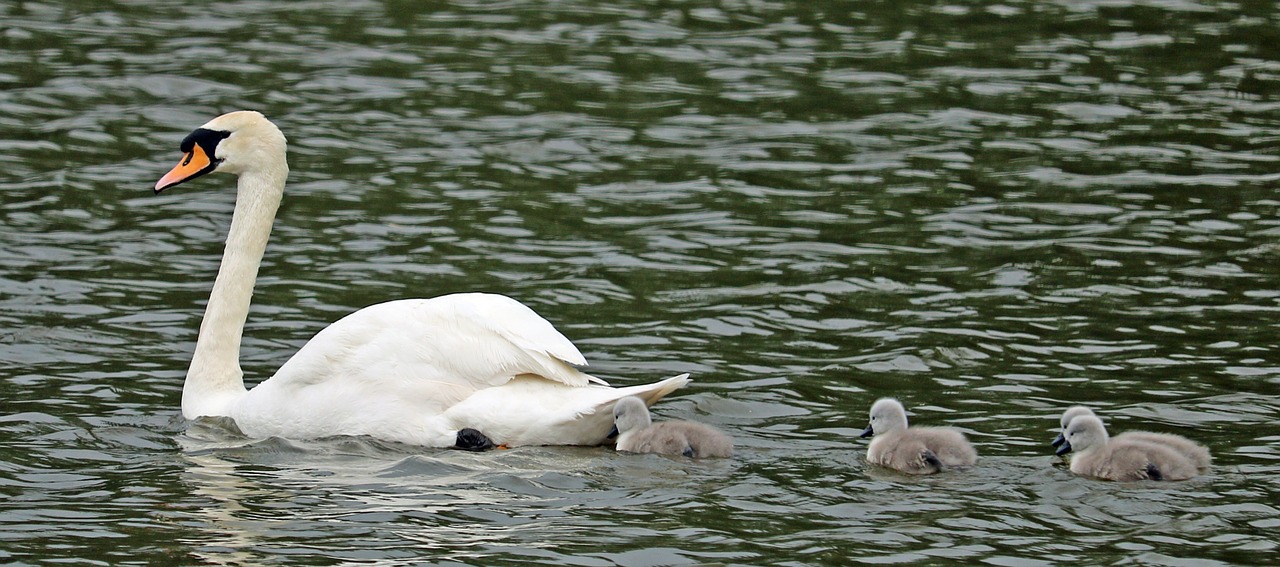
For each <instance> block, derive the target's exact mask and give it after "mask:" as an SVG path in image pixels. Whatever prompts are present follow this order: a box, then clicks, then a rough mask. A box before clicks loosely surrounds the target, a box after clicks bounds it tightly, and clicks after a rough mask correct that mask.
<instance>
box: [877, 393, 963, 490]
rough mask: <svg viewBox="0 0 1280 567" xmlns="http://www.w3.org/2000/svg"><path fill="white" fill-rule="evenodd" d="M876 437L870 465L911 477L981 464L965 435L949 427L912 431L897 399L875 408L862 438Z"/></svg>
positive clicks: (878, 404) (889, 399) (881, 400)
mask: <svg viewBox="0 0 1280 567" xmlns="http://www.w3.org/2000/svg"><path fill="white" fill-rule="evenodd" d="M872 435H874V436H875V438H874V439H872V440H871V445H870V446H869V447H867V461H869V462H871V463H873V464H877V465H881V466H885V467H889V468H892V469H896V470H898V471H900V472H904V473H907V474H932V473H936V472H939V471H941V470H942V469H944V468H946V467H964V466H971V465H973V464H974V463H976V462H978V452H977V451H975V450H974V449H973V445H970V444H969V440H968V439H967V438H965V436H964V434H963V433H961V432H959V431H957V430H955V429H951V428H949V427H908V426H907V410H906V408H904V407H902V404H901V403H900V402H898V400H895V399H893V398H881V399H879V400H876V403H874V404H872V405H871V423H870V424H869V425H867V429H866V430H865V431H863V432H862V436H863V437H871V436H872Z"/></svg>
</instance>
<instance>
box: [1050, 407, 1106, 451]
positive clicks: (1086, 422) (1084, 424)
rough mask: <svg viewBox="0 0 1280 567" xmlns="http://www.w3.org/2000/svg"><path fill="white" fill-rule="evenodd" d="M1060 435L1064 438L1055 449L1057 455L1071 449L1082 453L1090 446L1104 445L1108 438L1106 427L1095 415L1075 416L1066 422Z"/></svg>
mask: <svg viewBox="0 0 1280 567" xmlns="http://www.w3.org/2000/svg"><path fill="white" fill-rule="evenodd" d="M1062 436H1063V438H1064V439H1065V440H1064V442H1063V443H1062V446H1061V447H1058V450H1057V451H1055V454H1057V455H1065V454H1067V453H1070V452H1072V451H1076V452H1077V453H1082V452H1085V451H1088V450H1089V449H1091V448H1094V447H1101V446H1103V445H1106V444H1107V440H1108V439H1109V436H1108V435H1107V427H1106V426H1105V425H1103V424H1102V420H1101V419H1098V416H1096V415H1081V416H1077V417H1076V418H1075V419H1073V420H1071V423H1069V424H1067V428H1066V429H1064V430H1063V431H1062Z"/></svg>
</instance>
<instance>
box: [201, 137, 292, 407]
mask: <svg viewBox="0 0 1280 567" xmlns="http://www.w3.org/2000/svg"><path fill="white" fill-rule="evenodd" d="M283 161H284V160H283V158H282V159H281V160H280V162H281V163H279V164H274V165H275V166H274V167H271V168H267V169H265V170H258V171H247V172H244V173H242V174H241V175H240V181H239V187H238V189H237V194H236V207H235V213H234V214H233V215H232V217H231V229H230V231H229V233H228V234H227V247H226V250H225V251H224V252H223V254H222V265H221V267H219V268H218V278H217V279H216V280H215V281H214V283H213V291H212V292H211V293H210V294H209V303H208V305H207V306H206V307H205V311H204V320H203V321H201V323H200V336H199V338H198V339H197V340H196V350H195V354H194V355H192V357H191V367H190V369H188V370H187V380H186V383H185V384H184V385H183V387H182V415H183V416H185V417H186V418H187V419H195V418H196V417H200V416H228V415H230V413H229V410H230V408H231V406H232V405H233V404H234V403H235V401H236V400H238V399H239V398H240V397H242V396H244V394H245V393H246V390H245V387H244V374H243V372H242V371H241V370H240V339H241V337H242V336H243V334H244V324H245V321H246V320H247V319H248V317H249V303H250V301H251V300H252V298H253V285H254V282H255V281H256V280H257V278H258V266H259V264H261V262H262V255H263V252H265V251H266V248H267V239H268V237H270V236H271V223H272V222H273V221H274V220H275V216H276V210H277V209H278V208H279V207H280V198H281V196H282V195H283V194H284V182H285V177H286V176H287V175H288V171H289V170H288V166H286V165H284V163H283Z"/></svg>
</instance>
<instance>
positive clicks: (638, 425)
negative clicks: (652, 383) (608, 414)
mask: <svg viewBox="0 0 1280 567" xmlns="http://www.w3.org/2000/svg"><path fill="white" fill-rule="evenodd" d="M652 423H653V420H652V419H651V418H650V417H649V407H648V406H646V405H644V401H643V400H641V399H640V398H637V397H635V396H627V397H625V398H622V399H621V400H618V402H617V403H616V404H614V405H613V430H612V431H610V432H609V437H610V438H612V437H616V436H618V435H621V434H624V433H626V432H628V431H638V430H641V429H644V428H646V427H649V425H651V424H652Z"/></svg>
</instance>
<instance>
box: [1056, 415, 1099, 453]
mask: <svg viewBox="0 0 1280 567" xmlns="http://www.w3.org/2000/svg"><path fill="white" fill-rule="evenodd" d="M1082 415H1094V413H1093V410H1091V409H1089V408H1087V407H1084V406H1071V407H1069V408H1067V411H1064V412H1062V417H1061V418H1060V419H1058V425H1060V426H1062V431H1061V432H1059V433H1058V436H1057V437H1054V438H1053V446H1054V447H1058V446H1060V445H1062V444H1063V443H1064V442H1066V440H1067V435H1066V434H1067V426H1068V425H1070V424H1071V421H1072V420H1074V419H1075V418H1077V417H1080V416H1082Z"/></svg>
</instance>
